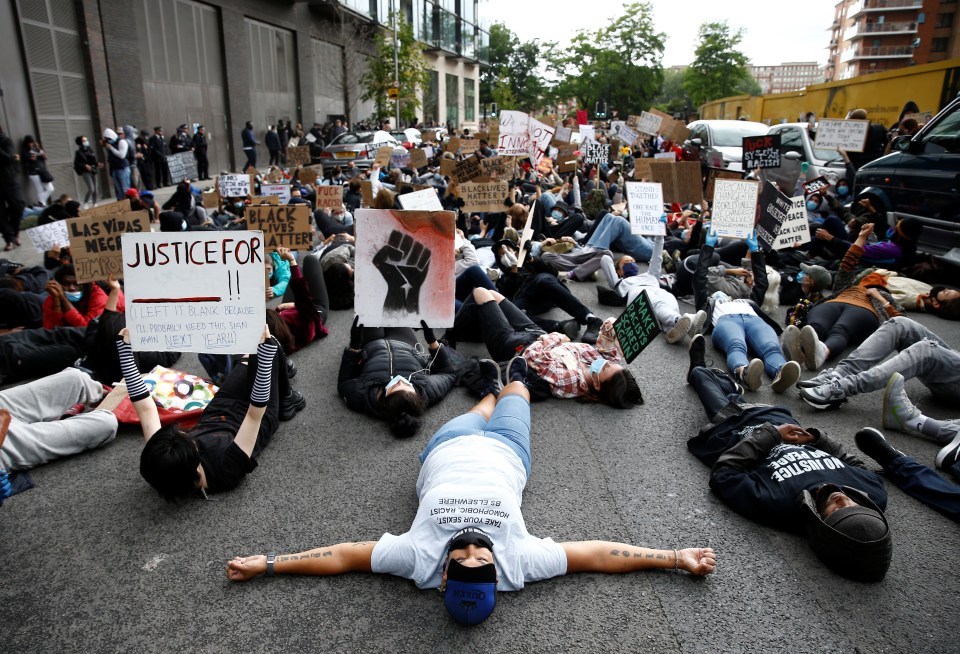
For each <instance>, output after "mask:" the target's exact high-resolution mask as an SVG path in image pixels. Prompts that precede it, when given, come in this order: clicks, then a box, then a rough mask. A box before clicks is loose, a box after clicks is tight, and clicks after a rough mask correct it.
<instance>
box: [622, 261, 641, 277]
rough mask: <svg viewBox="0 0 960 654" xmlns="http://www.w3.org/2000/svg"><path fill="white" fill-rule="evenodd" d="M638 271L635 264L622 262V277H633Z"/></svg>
mask: <svg viewBox="0 0 960 654" xmlns="http://www.w3.org/2000/svg"><path fill="white" fill-rule="evenodd" d="M639 271H640V268H638V267H637V264H635V263H633V262H630V263H625V264H623V276H624V277H633V276H634V275H636V274H637V273H638V272H639Z"/></svg>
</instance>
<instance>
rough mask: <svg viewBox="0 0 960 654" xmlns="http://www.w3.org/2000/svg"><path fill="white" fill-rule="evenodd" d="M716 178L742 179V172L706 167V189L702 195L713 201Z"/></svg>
mask: <svg viewBox="0 0 960 654" xmlns="http://www.w3.org/2000/svg"><path fill="white" fill-rule="evenodd" d="M718 179H743V173H742V172H741V171H739V170H726V169H724V168H710V169H708V170H707V190H706V192H705V194H704V195H705V196H706V198H707V200H709V201H710V202H713V187H714V184H716V181H717V180H718Z"/></svg>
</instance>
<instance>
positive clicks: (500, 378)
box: [477, 357, 516, 395]
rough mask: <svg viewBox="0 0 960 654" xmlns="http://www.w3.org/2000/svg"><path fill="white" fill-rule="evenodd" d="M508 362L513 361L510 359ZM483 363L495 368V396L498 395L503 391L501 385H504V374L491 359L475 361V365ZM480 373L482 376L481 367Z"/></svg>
mask: <svg viewBox="0 0 960 654" xmlns="http://www.w3.org/2000/svg"><path fill="white" fill-rule="evenodd" d="M515 358H516V357H514V359H515ZM510 361H511V362H512V361H513V359H510ZM484 362H486V363H487V364H488V365H489V366H493V368H496V370H497V376H496V379H497V395H500V391H502V390H503V385H504V384H503V375H504V372H503V371H502V370H500V365H499V364H498V363H497V362H496V361H494V360H493V359H479V360H478V361H477V363H484ZM480 372H481V374H483V367H482V366H481V368H480Z"/></svg>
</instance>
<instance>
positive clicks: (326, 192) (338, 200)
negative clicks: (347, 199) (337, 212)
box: [316, 184, 343, 209]
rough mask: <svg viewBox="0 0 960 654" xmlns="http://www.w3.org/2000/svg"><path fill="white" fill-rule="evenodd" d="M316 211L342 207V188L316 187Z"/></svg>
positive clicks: (334, 186)
mask: <svg viewBox="0 0 960 654" xmlns="http://www.w3.org/2000/svg"><path fill="white" fill-rule="evenodd" d="M316 191H317V197H316V200H317V202H316V204H317V209H339V208H340V207H341V206H342V205H343V187H342V186H338V185H335V184H333V185H329V186H317V187H316Z"/></svg>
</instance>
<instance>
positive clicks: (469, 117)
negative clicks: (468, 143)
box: [463, 78, 477, 122]
mask: <svg viewBox="0 0 960 654" xmlns="http://www.w3.org/2000/svg"><path fill="white" fill-rule="evenodd" d="M476 84H477V83H476V82H475V81H474V80H472V79H469V78H465V79H464V80H463V119H464V120H465V121H467V122H473V121H474V120H476V114H475V113H474V109H473V106H474V103H475V102H476Z"/></svg>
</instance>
